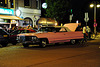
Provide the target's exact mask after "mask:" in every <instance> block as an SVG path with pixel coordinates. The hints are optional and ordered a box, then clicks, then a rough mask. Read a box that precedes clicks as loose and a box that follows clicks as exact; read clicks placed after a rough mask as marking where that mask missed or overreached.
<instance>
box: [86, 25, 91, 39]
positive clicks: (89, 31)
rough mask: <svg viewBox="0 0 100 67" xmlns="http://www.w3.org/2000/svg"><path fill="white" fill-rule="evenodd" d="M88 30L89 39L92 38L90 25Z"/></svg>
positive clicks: (87, 27)
mask: <svg viewBox="0 0 100 67" xmlns="http://www.w3.org/2000/svg"><path fill="white" fill-rule="evenodd" d="M86 32H87V33H88V39H89V40H90V39H91V29H90V27H89V26H86Z"/></svg>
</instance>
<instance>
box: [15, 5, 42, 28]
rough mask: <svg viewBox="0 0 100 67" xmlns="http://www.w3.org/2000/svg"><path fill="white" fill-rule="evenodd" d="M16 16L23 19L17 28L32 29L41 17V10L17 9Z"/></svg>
mask: <svg viewBox="0 0 100 67" xmlns="http://www.w3.org/2000/svg"><path fill="white" fill-rule="evenodd" d="M17 14H18V15H17V16H19V17H21V18H23V19H24V21H19V26H22V27H26V26H28V25H31V26H32V27H34V26H36V22H37V20H38V19H39V18H40V16H41V10H38V9H29V8H23V7H19V8H18V9H17Z"/></svg>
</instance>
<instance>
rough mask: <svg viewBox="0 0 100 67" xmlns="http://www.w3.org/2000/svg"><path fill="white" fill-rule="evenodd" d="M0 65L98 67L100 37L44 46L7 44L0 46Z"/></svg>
mask: <svg viewBox="0 0 100 67" xmlns="http://www.w3.org/2000/svg"><path fill="white" fill-rule="evenodd" d="M0 67H100V39H96V40H89V41H88V42H87V43H86V44H82V45H78V44H77V45H70V44H69V43H66V44H64V43H61V44H59V45H52V46H51V45H48V46H47V47H46V48H40V47H39V46H30V47H28V48H24V47H23V46H22V45H21V44H17V45H12V44H9V45H8V46H7V47H3V48H2V47H1V48H0Z"/></svg>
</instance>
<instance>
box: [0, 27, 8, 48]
mask: <svg viewBox="0 0 100 67" xmlns="http://www.w3.org/2000/svg"><path fill="white" fill-rule="evenodd" d="M8 43H9V33H7V32H6V31H5V30H4V29H2V28H0V44H1V45H2V47H6V46H7V44H8Z"/></svg>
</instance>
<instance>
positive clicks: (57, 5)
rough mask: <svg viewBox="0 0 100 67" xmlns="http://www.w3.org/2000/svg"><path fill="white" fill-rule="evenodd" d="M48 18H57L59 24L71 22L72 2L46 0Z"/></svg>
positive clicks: (66, 0)
mask: <svg viewBox="0 0 100 67" xmlns="http://www.w3.org/2000/svg"><path fill="white" fill-rule="evenodd" d="M46 3H47V6H48V7H47V9H46V14H45V16H46V17H50V18H55V19H56V20H57V21H58V22H59V24H60V23H66V22H67V21H69V13H70V10H69V9H70V1H68V0H46Z"/></svg>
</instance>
